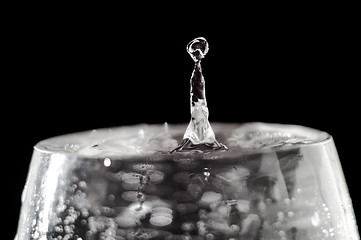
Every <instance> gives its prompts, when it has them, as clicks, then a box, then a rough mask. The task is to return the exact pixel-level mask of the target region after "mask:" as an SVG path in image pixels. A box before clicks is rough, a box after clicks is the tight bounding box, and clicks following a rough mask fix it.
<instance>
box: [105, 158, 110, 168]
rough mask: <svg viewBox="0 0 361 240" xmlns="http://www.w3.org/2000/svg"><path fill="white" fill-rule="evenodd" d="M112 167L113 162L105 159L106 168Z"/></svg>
mask: <svg viewBox="0 0 361 240" xmlns="http://www.w3.org/2000/svg"><path fill="white" fill-rule="evenodd" d="M110 165H112V161H111V160H110V158H105V159H104V166H106V167H109V166H110Z"/></svg>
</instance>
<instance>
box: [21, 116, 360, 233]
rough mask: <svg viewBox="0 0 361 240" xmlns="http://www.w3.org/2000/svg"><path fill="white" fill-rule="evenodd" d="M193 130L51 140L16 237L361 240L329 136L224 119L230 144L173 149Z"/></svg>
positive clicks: (222, 135) (220, 128)
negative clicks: (185, 149)
mask: <svg viewBox="0 0 361 240" xmlns="http://www.w3.org/2000/svg"><path fill="white" fill-rule="evenodd" d="M186 127H187V126H186V125H168V124H165V125H136V126H129V127H118V128H113V129H99V130H93V131H87V132H81V133H76V134H69V135H64V136H59V137H55V138H51V139H47V140H44V141H41V142H40V143H38V144H37V145H36V146H35V148H34V153H33V157H32V161H31V165H30V169H29V173H28V177H27V181H26V184H25V188H24V191H23V195H22V209H21V214H20V218H19V225H18V232H17V235H16V237H15V239H17V240H25V239H41V240H44V239H57V240H60V239H62V240H65V239H76V240H95V239H104V240H120V239H121V240H125V239H127V240H128V239H129V240H130V239H132V240H133V239H162V240H163V239H166V240H176V239H177V240H191V239H192V240H237V239H249V240H255V239H268V240H273V239H281V240H286V239H291V240H292V239H297V240H299V239H310V240H316V239H338V240H345V239H353V240H354V239H359V235H358V231H357V225H356V221H355V217H354V213H353V208H352V203H351V199H350V196H349V193H348V189H347V186H346V182H345V179H344V176H343V172H342V168H341V165H340V162H339V159H338V155H337V151H336V148H335V145H334V141H333V139H332V137H331V136H330V135H329V134H327V133H325V132H321V131H318V130H315V129H310V128H306V127H301V126H295V125H280V124H265V123H250V124H222V123H216V124H213V129H214V132H215V134H216V135H217V139H218V140H219V141H220V142H222V143H223V144H224V145H225V146H227V148H228V149H225V148H223V149H220V150H215V151H206V150H199V149H195V150H191V149H190V150H187V151H184V152H174V151H172V150H173V149H175V148H176V147H177V146H179V144H180V142H181V141H182V136H183V133H184V131H185V129H186Z"/></svg>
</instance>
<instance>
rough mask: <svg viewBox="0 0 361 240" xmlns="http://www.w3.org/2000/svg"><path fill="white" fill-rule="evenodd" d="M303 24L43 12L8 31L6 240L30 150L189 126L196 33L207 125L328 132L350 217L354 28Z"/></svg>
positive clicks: (355, 179) (338, 20) (341, 22)
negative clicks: (67, 140) (99, 134)
mask: <svg viewBox="0 0 361 240" xmlns="http://www.w3.org/2000/svg"><path fill="white" fill-rule="evenodd" d="M309 17H310V16H308V17H307V18H306V17H295V18H288V19H287V20H285V19H277V18H267V19H262V20H260V21H258V20H257V18H256V17H254V18H253V19H248V20H247V21H244V18H243V20H242V21H241V20H240V21H239V22H233V25H230V24H228V23H227V24H225V23H222V24H221V23H220V24H213V22H212V23H209V24H204V23H203V22H202V21H204V22H205V23H207V20H206V19H205V20H202V21H201V22H198V23H192V24H191V25H189V24H184V25H181V24H173V23H168V21H167V19H162V20H161V21H159V22H148V21H147V19H143V20H141V21H139V22H129V21H122V20H120V19H117V18H114V19H112V18H109V19H108V18H106V19H99V18H94V20H91V19H92V18H79V19H78V18H74V19H73V18H72V19H71V20H69V19H68V16H63V15H58V17H55V18H52V17H51V13H49V14H48V15H47V16H46V17H44V16H42V17H39V16H36V15H33V16H30V17H28V18H26V19H22V20H21V21H20V22H18V23H16V28H14V29H12V31H13V34H10V42H11V43H10V45H9V46H11V47H8V49H9V50H10V52H11V54H10V56H9V58H8V61H7V65H6V66H8V69H7V70H9V72H10V75H8V77H7V79H8V83H9V84H8V85H6V87H5V86H4V88H3V89H2V90H3V91H2V92H3V95H4V97H5V98H4V100H3V106H4V107H3V108H4V112H5V113H4V114H3V116H2V118H3V119H4V120H5V125H4V128H5V129H4V130H5V132H6V133H7V134H6V135H5V136H4V138H3V139H4V140H6V142H7V143H6V144H5V145H3V147H5V148H3V150H4V151H6V154H7V155H6V160H5V163H6V167H5V168H4V169H3V171H4V174H7V176H9V177H10V179H9V178H7V179H8V180H7V182H6V184H5V185H6V186H7V188H6V191H7V193H9V195H6V196H10V199H7V200H10V203H9V204H10V205H9V206H10V207H11V209H12V213H11V214H10V215H9V217H10V226H9V228H8V229H9V232H10V234H11V236H13V235H14V233H15V231H16V225H17V219H18V214H19V210H20V196H21V191H22V188H23V185H24V183H25V179H26V175H27V171H28V166H29V162H30V159H31V154H32V150H33V149H32V147H33V145H35V144H36V143H37V142H38V141H40V140H42V139H45V138H49V137H52V136H55V135H61V134H65V133H69V132H77V131H82V130H88V129H95V128H104V127H112V126H118V125H128V124H136V123H143V122H145V123H164V122H168V123H182V122H188V121H189V118H190V113H189V79H190V76H191V72H192V69H193V61H192V59H191V58H190V57H189V55H188V54H187V53H186V50H185V47H186V44H187V43H188V42H189V41H190V40H192V39H193V38H195V37H198V36H203V37H205V38H206V39H207V40H208V42H209V44H210V50H209V53H208V54H207V56H206V58H205V59H204V60H203V61H202V67H203V73H204V75H205V80H206V90H207V100H208V106H209V109H210V121H211V122H216V121H218V122H250V121H262V122H277V123H288V124H298V125H305V126H309V127H313V128H317V129H321V130H324V131H326V132H328V133H330V134H331V135H332V136H333V137H334V139H335V142H336V147H337V149H338V152H339V155H340V159H341V163H342V167H343V169H344V173H345V177H346V180H347V183H348V186H349V190H350V193H351V197H352V199H353V203H354V208H355V211H356V212H358V211H359V210H360V207H361V205H360V204H359V203H360V202H361V199H360V197H359V196H358V195H357V193H358V184H359V182H360V181H359V179H360V178H359V176H358V174H359V169H358V167H356V166H357V164H358V163H357V162H358V161H359V157H358V155H357V152H358V145H359V143H358V139H357V138H356V136H355V135H357V134H359V127H356V124H359V117H358V116H357V112H358V111H359V108H360V107H359V106H360V104H359V93H358V90H357V89H358V88H359V87H358V86H357V85H356V84H357V82H356V80H358V81H359V79H360V75H359V74H358V72H357V70H358V69H359V66H358V65H357V64H356V61H354V58H353V57H354V55H356V54H355V48H356V43H355V40H354V38H355V36H354V34H355V33H354V31H353V29H352V27H350V25H349V23H351V21H352V20H347V19H346V20H345V19H344V18H343V17H337V15H336V16H332V18H327V19H326V20H325V19H324V18H322V17H320V18H318V17H313V18H312V19H309ZM202 24H204V25H207V27H205V26H204V25H202ZM357 57H359V55H358V56H357ZM356 73H357V74H356ZM10 174H11V175H10ZM6 198H8V197H6ZM358 221H359V222H360V220H358Z"/></svg>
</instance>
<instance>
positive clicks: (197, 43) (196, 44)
mask: <svg viewBox="0 0 361 240" xmlns="http://www.w3.org/2000/svg"><path fill="white" fill-rule="evenodd" d="M208 50H209V45H208V42H207V40H206V39H205V38H203V37H198V38H195V39H193V40H192V41H191V42H189V43H188V44H187V52H188V53H189V55H190V56H191V57H192V59H193V61H195V62H197V61H199V60H201V59H202V58H204V56H205V55H206V54H207V53H208Z"/></svg>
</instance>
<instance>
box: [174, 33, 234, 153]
mask: <svg viewBox="0 0 361 240" xmlns="http://www.w3.org/2000/svg"><path fill="white" fill-rule="evenodd" d="M208 50H209V45H208V42H207V40H206V39H205V38H203V37H198V38H195V39H194V40H193V41H191V42H190V43H188V44H187V52H188V53H189V55H190V56H191V57H192V59H193V61H194V69H193V73H192V77H191V80H190V83H191V98H190V102H191V121H190V123H189V125H188V128H187V130H186V132H185V133H184V136H183V142H182V143H181V145H180V146H178V147H177V148H176V149H174V150H173V151H172V152H174V151H178V152H180V151H187V150H201V151H202V150H218V149H227V147H226V146H224V145H223V144H221V143H219V142H218V141H217V140H216V137H215V135H214V132H213V129H212V127H211V125H210V123H209V121H208V115H209V112H208V107H207V100H206V91H205V81H204V77H203V73H202V67H201V60H202V59H203V58H204V57H205V55H206V54H207V53H208Z"/></svg>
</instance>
